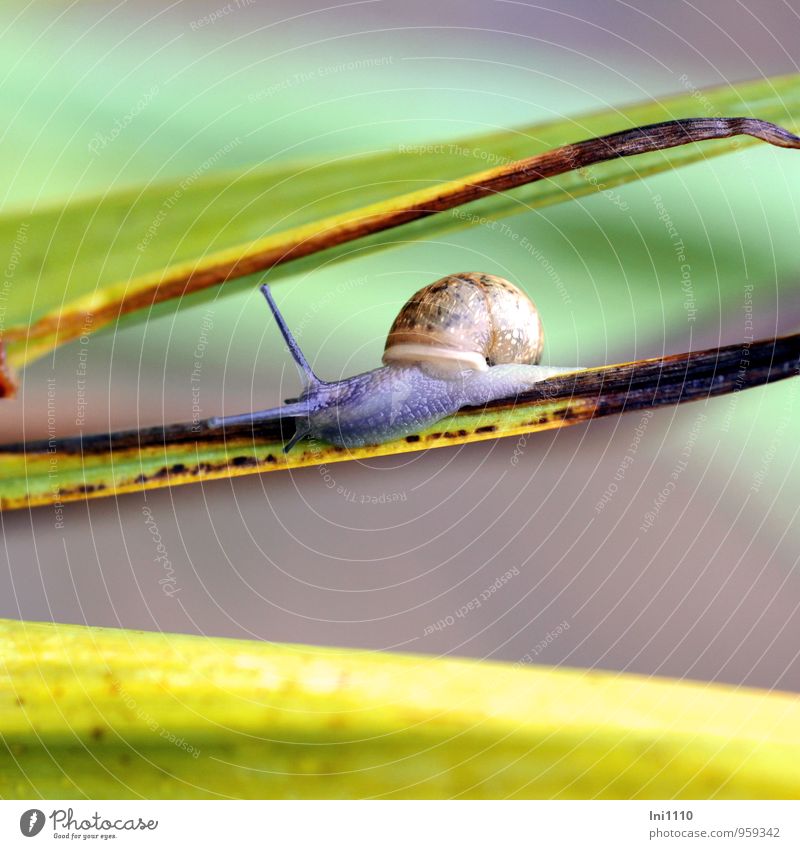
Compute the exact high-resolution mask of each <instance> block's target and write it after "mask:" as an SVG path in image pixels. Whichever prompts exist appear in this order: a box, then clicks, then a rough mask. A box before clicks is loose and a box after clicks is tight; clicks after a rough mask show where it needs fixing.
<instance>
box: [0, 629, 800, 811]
mask: <svg viewBox="0 0 800 849" xmlns="http://www.w3.org/2000/svg"><path fill="white" fill-rule="evenodd" d="M0 654H1V655H2V660H3V664H4V667H3V668H4V674H3V675H2V677H0V729H2V732H1V734H0V796H2V797H3V798H34V797H37V798H38V797H43V798H48V797H49V798H62V799H63V798H65V797H68V798H75V797H80V796H86V797H88V798H92V799H107V798H128V797H137V796H138V797H144V798H176V797H177V798H214V797H217V798H219V797H237V798H248V797H249V798H363V797H394V798H399V797H412V798H419V797H422V798H428V797H430V798H441V797H462V798H464V797H471V798H476V797H477V798H480V797H488V798H505V797H516V798H596V797H597V798H653V799H671V798H686V799H692V798H698V799H706V798H732V799H736V798H748V799H758V798H768V799H769V798H773V799H777V798H781V799H783V798H796V797H797V796H798V794H800V775H798V771H797V760H798V757H800V699H798V698H797V697H796V696H793V695H790V694H788V693H775V692H773V693H767V692H761V691H757V690H743V689H741V688H737V689H733V688H729V687H724V686H720V685H704V684H692V683H688V682H678V681H670V680H668V679H662V680H657V679H646V678H642V677H638V676H635V675H619V674H614V673H604V672H594V671H592V672H585V671H579V670H571V669H545V668H536V667H533V668H531V667H529V668H522V667H521V666H517V667H514V666H509V665H506V664H498V663H491V662H486V661H466V660H441V659H432V658H424V657H415V656H411V655H397V654H386V653H379V652H365V651H353V650H340V649H324V648H312V647H307V646H297V645H284V646H282V645H272V644H264V643H254V642H246V641H243V640H227V639H215V638H205V637H190V636H180V635H171V634H155V633H151V634H148V633H142V632H135V631H123V630H110V629H103V628H87V627H82V626H75V625H54V624H40V623H24V622H11V621H8V620H0Z"/></svg>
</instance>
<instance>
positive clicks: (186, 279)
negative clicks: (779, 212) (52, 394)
mask: <svg viewBox="0 0 800 849" xmlns="http://www.w3.org/2000/svg"><path fill="white" fill-rule="evenodd" d="M698 94H699V93H698V92H689V93H684V94H680V95H677V96H674V97H671V98H665V99H664V100H662V101H660V102H657V103H655V102H652V101H648V102H647V103H642V104H635V105H633V106H628V107H621V108H615V109H613V110H605V111H603V112H598V113H592V114H589V115H583V116H577V117H574V118H571V119H568V120H563V121H557V122H550V123H547V124H541V125H533V126H529V127H522V128H518V129H515V130H513V131H509V132H504V133H494V134H491V135H480V136H474V137H469V138H462V139H459V140H458V143H457V144H454V145H452V147H453V148H454V149H456V150H459V151H466V152H467V154H468V155H466V156H465V155H463V153H462V154H453V153H451V154H442V153H440V152H431V151H426V150H422V151H420V150H412V151H399V152H393V153H391V154H381V155H377V156H362V157H354V158H351V159H348V160H346V161H344V162H336V163H332V164H324V165H323V164H319V163H316V162H306V163H299V164H297V163H295V164H291V165H286V166H280V167H278V168H271V169H264V170H263V171H260V172H257V173H255V174H252V173H250V171H251V169H247V170H246V171H244V172H242V173H239V174H237V173H232V174H227V175H224V176H223V177H220V176H216V175H215V176H213V177H198V176H196V175H188V176H187V177H186V178H184V179H183V180H181V181H178V182H177V183H171V184H161V185H156V186H152V187H148V188H147V189H145V190H143V191H141V192H138V191H137V192H130V191H128V192H117V193H112V194H108V195H105V196H103V197H102V198H91V199H82V200H80V201H77V202H74V203H70V204H68V205H67V206H66V207H64V208H63V209H56V208H53V209H39V210H34V211H32V212H27V211H26V212H25V213H24V214H12V215H6V216H0V236H2V238H3V239H4V240H5V241H6V242H7V243H8V244H9V245H12V246H13V249H14V251H15V255H17V254H18V259H17V262H16V264H15V272H14V277H13V279H12V280H9V281H7V282H8V284H9V285H8V287H7V289H8V291H7V296H8V297H7V302H6V303H5V304H4V310H3V324H4V327H3V330H4V338H5V341H6V346H7V349H8V357H9V361H10V362H11V364H12V365H13V366H16V367H19V366H22V365H24V364H25V363H27V362H30V361H31V360H32V359H35V358H36V357H38V356H41V355H42V354H44V353H46V352H47V351H49V350H51V349H52V348H53V347H55V346H56V345H59V344H62V343H63V342H66V341H69V340H70V339H74V338H76V337H78V336H81V335H82V334H85V333H91V332H94V331H96V330H98V329H100V328H101V327H103V326H106V325H108V324H111V323H114V322H117V321H118V320H119V318H120V317H121V316H125V315H127V314H133V315H135V316H136V320H147V319H148V318H150V317H151V316H152V314H153V313H152V308H153V306H154V305H159V304H163V302H166V301H169V300H174V301H175V303H176V304H178V305H180V304H181V303H182V302H183V301H184V299H185V297H186V296H187V295H190V294H192V293H198V292H201V291H203V290H207V289H209V287H213V286H218V285H223V289H224V290H232V288H233V284H235V281H236V280H237V279H239V278H242V277H244V276H246V275H249V274H252V273H254V272H257V271H260V270H263V269H266V268H272V267H275V271H274V272H273V274H272V279H273V280H275V279H278V278H279V277H280V276H281V274H283V273H294V272H297V271H300V270H303V269H304V268H306V267H308V263H309V262H312V263H313V262H317V261H318V258H317V254H318V253H319V252H321V251H324V252H325V253H324V256H325V260H326V261H330V260H332V259H335V258H344V257H346V256H348V255H352V248H351V247H348V246H347V243H348V242H350V241H351V240H353V239H358V247H359V253H361V254H363V252H364V251H366V250H374V249H378V248H385V247H387V246H388V245H390V244H391V243H392V242H394V241H397V240H401V241H407V240H409V239H417V238H430V237H431V236H433V235H435V234H437V233H440V232H442V231H445V230H452V229H454V228H458V227H466V226H470V225H471V224H474V223H475V222H476V221H480V220H481V218H482V217H483V216H487V215H488V216H491V217H497V216H501V215H509V214H512V213H514V212H521V211H524V210H526V209H530V208H533V207H543V206H547V205H550V204H553V203H557V202H559V201H562V200H567V199H570V198H574V197H579V196H582V195H586V194H590V193H592V192H596V191H601V190H607V189H609V188H611V187H614V186H618V185H620V184H623V183H627V182H630V181H632V180H636V179H641V178H643V177H646V176H649V175H652V174H656V173H659V172H663V171H666V170H669V169H672V168H676V167H679V166H681V165H686V164H689V163H692V162H697V161H698V160H703V159H707V158H710V157H712V156H716V155H719V154H721V153H725V152H729V151H731V150H734V149H737V148H741V147H742V146H743V145H747V144H749V143H751V142H750V140H747V139H737V140H736V141H735V142H730V141H715V142H708V143H704V144H703V145H702V146H697V145H689V146H687V147H683V148H677V149H673V150H670V151H667V152H656V153H649V154H644V155H642V156H639V157H636V159H635V160H634V161H626V160H615V161H611V162H606V163H604V164H602V165H600V166H594V167H592V168H581V169H578V170H576V171H574V172H572V173H569V174H564V175H562V176H559V177H556V178H554V179H550V180H546V181H543V182H539V183H536V184H534V185H530V186H526V187H523V188H522V189H516V190H514V191H512V192H505V193H502V194H498V195H493V196H491V197H486V198H484V199H483V200H479V201H476V202H474V203H472V204H470V206H469V211H468V212H464V213H458V214H452V213H440V214H438V215H435V216H433V218H430V219H429V218H424V219H423V220H421V221H412V222H411V223H407V224H404V225H403V226H399V227H396V228H395V229H394V230H393V231H392V232H391V234H387V233H385V232H384V233H377V234H374V235H365V234H366V233H367V232H369V230H368V228H367V229H365V224H366V223H367V222H369V221H371V220H375V219H380V218H383V217H387V216H388V217H391V216H392V215H393V214H394V213H396V212H397V211H398V210H402V209H406V208H409V207H416V208H420V209H424V208H425V207H426V204H431V205H434V204H435V201H436V199H437V198H438V196H439V194H440V193H441V192H442V191H443V190H444V189H447V188H449V189H451V190H452V189H457V188H458V187H459V186H462V185H465V184H473V183H478V184H480V182H481V181H482V180H483V179H485V178H486V177H487V175H490V174H491V173H492V172H493V170H496V169H490V170H489V171H482V172H479V173H474V171H475V168H474V166H475V163H476V161H486V162H489V163H501V164H502V163H509V162H511V161H513V160H518V159H523V158H525V157H529V156H532V155H534V154H537V153H541V152H542V151H545V150H548V149H551V148H553V147H556V146H558V145H561V144H565V143H569V142H574V141H578V140H581V139H586V138H589V137H592V136H597V135H602V134H605V133H608V132H611V131H615V130H620V129H624V128H626V127H630V126H640V125H643V124H647V123H652V122H657V121H664V120H669V119H674V118H679V117H690V116H720V115H730V116H734V115H737V116H752V117H756V118H760V119H762V120H765V121H773V122H776V123H779V124H781V125H783V126H785V127H786V128H788V129H793V128H796V127H797V126H798V122H800V75H791V76H785V77H776V78H772V79H766V80H764V79H761V80H757V81H752V82H748V83H742V84H739V85H737V86H735V87H734V86H724V87H719V88H713V89H707V90H704V91H703V92H702V96H698ZM435 147H436V149H437V150H440V149H441V148H442V147H446V145H445V146H441V145H437V146H435ZM472 154H476V155H472ZM254 233H256V234H259V235H257V236H254V235H253V234H254ZM290 260H291V262H289V261H290ZM284 264H286V268H285V269H284V268H283V265H284ZM188 303H196V301H193V300H192V299H191V298H190V299H189V301H188ZM165 308H166V307H162V309H165Z"/></svg>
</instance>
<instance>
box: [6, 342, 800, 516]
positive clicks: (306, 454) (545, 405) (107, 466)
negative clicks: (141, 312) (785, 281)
mask: <svg viewBox="0 0 800 849" xmlns="http://www.w3.org/2000/svg"><path fill="white" fill-rule="evenodd" d="M745 350H746V353H745ZM799 369H800V334H795V335H792V336H786V337H783V338H780V339H769V340H764V341H760V342H754V343H752V344H751V345H749V346H748V347H747V348H746V349H743V347H742V346H741V345H730V346H727V347H724V348H714V349H711V350H708V351H700V352H693V353H689V354H680V355H674V356H669V357H663V358H658V359H650V360H639V361H636V362H632V363H627V364H621V365H612V366H604V367H602V368H596V369H590V370H588V371H585V372H578V373H574V374H572V375H567V376H564V377H560V378H554V379H551V380H547V381H543V382H542V383H541V384H539V386H537V387H536V388H535V389H534V390H532V391H531V392H529V393H526V394H525V395H521V396H520V397H519V398H518V399H517V400H516V402H514V401H510V400H509V401H496V402H494V403H492V404H489V405H487V406H486V407H485V408H483V409H480V410H478V409H466V410H462V411H461V412H459V413H457V414H456V415H455V416H453V417H451V418H449V419H446V420H444V421H442V422H439V423H438V424H437V425H435V426H433V427H431V428H430V429H428V430H426V431H424V432H422V433H420V434H416V435H413V436H407V437H405V438H404V439H400V440H397V441H394V442H387V443H383V444H381V445H369V446H366V447H364V448H355V449H344V448H339V447H335V446H331V445H327V444H322V443H315V442H312V441H309V440H304V441H301V442H300V443H298V444H297V445H296V446H295V447H294V448H293V449H292V450H291V451H290V452H289V453H286V454H285V453H284V451H283V446H284V441H283V437H282V434H281V430H280V426H279V425H278V424H272V425H265V426H261V427H259V428H258V429H257V430H256V431H255V432H254V431H253V430H252V429H248V428H247V427H246V426H245V427H240V428H239V429H238V430H232V429H230V428H229V429H227V430H226V431H225V432H222V431H221V430H220V429H219V428H213V427H209V426H208V424H207V423H204V422H199V423H197V424H194V425H192V424H181V425H172V426H169V427H166V428H162V427H156V428H150V429H148V430H141V431H127V432H123V433H116V434H106V435H101V436H86V437H73V438H67V439H61V440H53V441H50V440H45V441H40V442H30V443H27V444H26V443H19V444H16V445H6V446H3V447H0V508H2V509H3V510H11V509H15V508H20V507H31V506H36V505H41V504H54V503H61V502H65V501H74V500H78V499H82V498H87V497H101V496H107V495H117V494H120V493H125V492H137V491H140V490H145V489H153V488H157V487H163V486H170V485H176V484H186V483H193V482H196V481H204V480H213V479H215V478H227V477H234V476H238V475H244V474H252V473H254V472H269V471H276V470H279V469H292V468H298V467H301V466H312V465H320V464H327V463H335V462H340V461H343V460H355V459H360V458H364V457H376V456H380V455H385V454H399V453H403V452H408V451H423V450H425V449H427V448H436V447H441V446H445V445H459V444H461V443H465V442H476V441H480V440H485V439H494V438H496V437H503V436H514V435H517V434H523V433H533V432H535V431H540V430H548V429H550V428H556V427H563V426H566V425H571V424H577V423H578V422H583V421H587V420H589V419H592V418H597V417H599V416H608V415H613V414H616V413H622V412H629V411H632V410H638V409H642V408H645V407H656V406H662V405H666V404H679V403H683V402H686V401H696V400H699V399H703V398H708V397H710V396H714V395H721V394H725V393H728V392H738V391H740V390H742V389H747V388H748V387H753V386H760V385H763V384H766V383H770V382H773V381H776V380H782V379H784V378H787V377H792V376H796V375H797V374H798V370H799Z"/></svg>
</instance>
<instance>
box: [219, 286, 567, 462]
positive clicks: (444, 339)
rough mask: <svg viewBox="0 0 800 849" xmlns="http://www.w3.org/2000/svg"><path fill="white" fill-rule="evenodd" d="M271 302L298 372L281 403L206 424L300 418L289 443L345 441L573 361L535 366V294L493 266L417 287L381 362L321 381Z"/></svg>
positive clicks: (420, 419)
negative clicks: (298, 385)
mask: <svg viewBox="0 0 800 849" xmlns="http://www.w3.org/2000/svg"><path fill="white" fill-rule="evenodd" d="M261 292H262V293H263V295H264V297H265V298H266V300H267V303H268V304H269V306H270V309H271V310H272V314H273V316H274V318H275V321H276V322H277V324H278V327H279V328H280V331H281V333H282V334H283V338H284V340H285V341H286V344H287V346H288V348H289V351H290V353H291V355H292V357H293V358H294V361H295V362H296V363H297V365H298V367H299V369H300V372H301V377H302V380H303V391H302V392H301V394H300V396H299V397H298V398H292V399H287V402H286V404H285V405H284V406H282V407H276V408H274V409H270V410H261V411H258V412H253V413H246V414H243V415H236V416H226V417H218V418H213V419H209V420H208V424H209V426H211V427H223V428H224V427H228V426H235V425H245V424H250V425H254V426H255V425H258V424H260V423H263V422H267V421H274V420H276V419H282V418H285V417H293V418H295V419H296V430H295V434H294V436H293V437H292V438H291V439H290V440H289V442H288V443H287V444H286V446H285V448H284V451H289V449H290V448H291V447H292V446H293V445H294V444H295V443H296V442H298V441H299V440H300V439H302V438H303V437H305V436H311V437H313V438H316V439H321V440H325V441H326V442H330V443H332V444H334V445H339V446H343V447H346V448H352V447H357V446H360V445H365V444H369V443H376V442H386V441H389V440H393V439H399V438H401V437H404V436H408V435H410V434H412V433H416V432H417V431H419V430H422V429H424V428H425V427H427V426H428V425H432V424H434V423H435V422H437V421H439V420H440V419H443V418H446V417H447V416H450V415H452V414H453V413H455V412H456V411H457V410H460V409H461V408H462V407H467V406H476V405H482V404H486V403H487V402H488V401H494V400H497V399H499V398H513V397H515V396H516V395H517V394H518V393H520V392H524V391H525V390H527V389H530V388H531V386H532V385H533V384H535V383H538V382H540V381H542V380H546V379H547V378H549V377H554V376H555V375H560V374H566V373H569V372H573V371H579V370H580V369H578V368H576V367H570V368H558V367H551V366H542V365H539V364H538V363H539V360H540V358H541V355H542V348H543V346H544V333H543V330H542V322H541V319H540V317H539V312H538V310H537V309H536V306H535V304H534V303H533V301H532V300H531V299H530V298H529V297H528V296H527V295H526V294H525V293H524V292H523V291H522V290H521V289H519V288H518V287H517V286H515V285H514V284H513V283H510V282H509V281H508V280H504V279H503V278H502V277H496V276H494V275H491V274H476V273H472V272H469V273H464V274H451V275H449V276H447V277H443V278H442V279H441V280H437V281H436V282H434V283H431V284H430V285H428V286H425V287H424V288H422V289H420V290H419V291H418V292H417V293H416V294H414V295H412V297H411V298H410V299H409V300H408V301H407V302H406V304H405V306H404V307H403V308H402V309H401V310H400V313H399V314H398V316H397V318H396V319H395V321H394V323H393V324H392V327H391V329H390V330H389V335H388V337H387V339H386V347H385V349H384V352H383V366H382V367H381V368H376V369H373V370H372V371H368V372H365V373H364V374H357V375H355V376H353V377H348V378H346V379H345V380H338V381H335V382H331V383H329V382H327V381H324V380H320V379H319V378H318V377H317V376H316V375H315V374H314V372H313V371H312V370H311V367H310V366H309V364H308V361H307V360H306V358H305V357H304V356H303V353H302V351H301V350H300V347H299V345H298V344H297V342H296V340H295V339H294V337H293V335H292V333H291V331H290V330H289V328H288V326H287V325H286V322H285V321H284V319H283V316H282V315H281V313H280V310H279V309H278V306H277V304H276V303H275V300H274V299H273V297H272V293H271V292H270V289H269V286H268V285H266V284H264V285H262V286H261Z"/></svg>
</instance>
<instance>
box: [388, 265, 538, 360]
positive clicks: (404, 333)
mask: <svg viewBox="0 0 800 849" xmlns="http://www.w3.org/2000/svg"><path fill="white" fill-rule="evenodd" d="M543 347H544V332H543V329H542V322H541V320H540V318H539V311H538V310H537V309H536V305H535V304H534V303H533V301H532V300H531V299H530V298H529V297H528V296H527V295H526V294H525V293H524V292H523V291H522V290H521V289H520V288H518V287H517V286H515V285H514V284H513V283H510V282H509V281H508V280H504V279H503V278H502V277H496V276H495V275H492V274H477V273H472V272H467V273H464V274H451V275H448V276H447V277H443V278H442V279H441V280H437V281H436V282H434V283H431V284H430V285H428V286H425V287H424V288H422V289H420V290H419V291H418V292H417V293H416V294H414V295H412V296H411V298H410V299H409V300H408V301H407V302H406V304H405V306H404V307H403V308H402V309H401V310H400V313H399V314H398V316H397V318H396V319H395V321H394V324H393V325H392V327H391V330H390V331H389V335H388V337H387V339H386V348H385V350H384V353H383V362H384V363H385V364H387V365H389V364H402V363H406V364H410V363H426V364H429V365H432V366H434V367H436V368H439V369H441V370H442V371H459V370H463V369H476V370H478V371H485V370H486V369H487V368H488V367H489V366H493V365H497V364H499V363H526V364H535V363H538V362H539V359H540V358H541V355H542V348H543Z"/></svg>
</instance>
